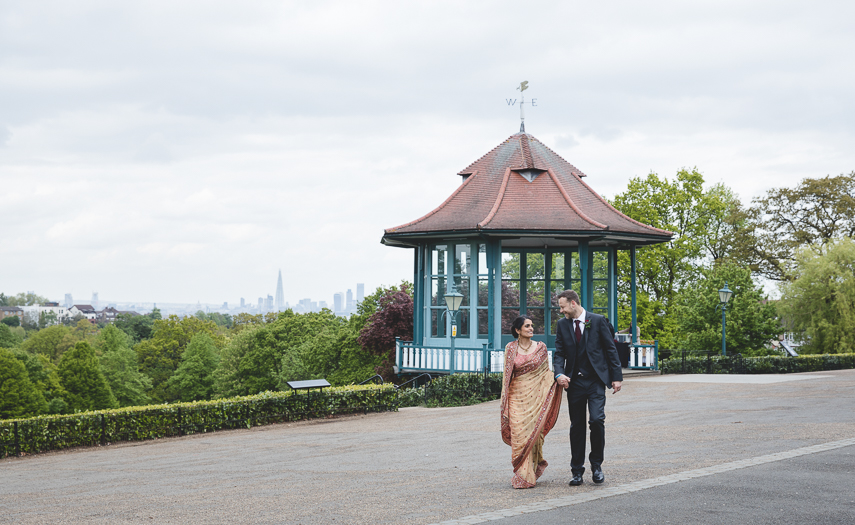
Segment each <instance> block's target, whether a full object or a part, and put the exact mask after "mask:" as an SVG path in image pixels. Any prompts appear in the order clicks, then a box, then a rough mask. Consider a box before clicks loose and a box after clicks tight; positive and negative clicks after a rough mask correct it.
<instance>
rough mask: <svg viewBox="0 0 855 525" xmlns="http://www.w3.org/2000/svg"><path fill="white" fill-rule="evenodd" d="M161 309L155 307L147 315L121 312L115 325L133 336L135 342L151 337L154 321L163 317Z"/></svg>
mask: <svg viewBox="0 0 855 525" xmlns="http://www.w3.org/2000/svg"><path fill="white" fill-rule="evenodd" d="M162 318H163V317H162V316H161V314H160V310H159V309H157V308H155V309H154V310H152V311H151V313H148V314H145V315H133V314H119V315H117V316H116V321H115V322H114V326H115V327H116V328H118V329H119V330H121V331H123V332H125V333H126V334H128V335H129V336H131V337H132V338H133V341H134V343H139V342H140V341H142V340H144V339H149V338H151V335H152V332H153V331H154V322H155V321H158V320H160V319H162Z"/></svg>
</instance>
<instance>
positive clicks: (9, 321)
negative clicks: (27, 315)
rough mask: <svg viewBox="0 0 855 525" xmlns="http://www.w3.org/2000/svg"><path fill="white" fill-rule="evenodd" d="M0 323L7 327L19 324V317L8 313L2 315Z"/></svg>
mask: <svg viewBox="0 0 855 525" xmlns="http://www.w3.org/2000/svg"><path fill="white" fill-rule="evenodd" d="M0 323H3V324H5V325H6V326H8V327H10V328H11V327H14V326H21V318H20V317H18V316H17V315H10V316H9V317H4V318H3V319H0Z"/></svg>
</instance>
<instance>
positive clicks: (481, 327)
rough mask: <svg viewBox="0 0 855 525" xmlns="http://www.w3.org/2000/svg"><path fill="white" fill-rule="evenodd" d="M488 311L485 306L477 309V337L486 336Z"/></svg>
mask: <svg viewBox="0 0 855 525" xmlns="http://www.w3.org/2000/svg"><path fill="white" fill-rule="evenodd" d="M489 315H490V312H488V311H487V309H485V308H479V309H478V337H482V336H483V337H487V333H488V330H489V326H488V324H487V323H488V321H489Z"/></svg>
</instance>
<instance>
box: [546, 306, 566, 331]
mask: <svg viewBox="0 0 855 525" xmlns="http://www.w3.org/2000/svg"><path fill="white" fill-rule="evenodd" d="M562 317H564V314H562V313H561V312H560V311H558V310H556V309H554V308H550V309H549V318H550V319H551V321H550V322H551V328H550V332H549V333H551V334H552V335H555V334H557V333H558V320H559V319H561V318H562Z"/></svg>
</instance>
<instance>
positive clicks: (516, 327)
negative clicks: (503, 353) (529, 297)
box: [511, 315, 534, 339]
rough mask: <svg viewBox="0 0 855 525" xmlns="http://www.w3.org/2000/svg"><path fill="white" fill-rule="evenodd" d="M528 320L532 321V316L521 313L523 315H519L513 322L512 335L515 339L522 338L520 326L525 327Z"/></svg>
mask: <svg viewBox="0 0 855 525" xmlns="http://www.w3.org/2000/svg"><path fill="white" fill-rule="evenodd" d="M526 320H529V321H531V317H529V316H527V315H521V316H519V317H517V318H516V319H514V322H513V323H511V335H512V336H514V339H519V338H520V328H522V327H523V325H524V324H525V322H526ZM531 322H534V321H531Z"/></svg>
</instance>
